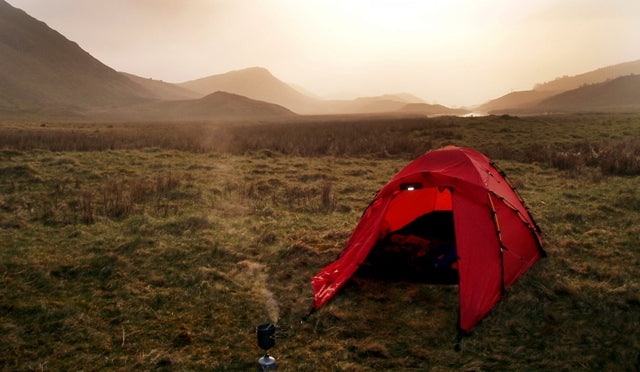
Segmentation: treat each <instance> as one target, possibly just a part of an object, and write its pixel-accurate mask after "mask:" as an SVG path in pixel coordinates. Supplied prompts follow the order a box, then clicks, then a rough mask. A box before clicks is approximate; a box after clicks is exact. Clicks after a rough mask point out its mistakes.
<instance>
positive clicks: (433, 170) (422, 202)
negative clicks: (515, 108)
mask: <svg viewBox="0 0 640 372" xmlns="http://www.w3.org/2000/svg"><path fill="white" fill-rule="evenodd" d="M432 211H452V212H453V223H454V231H455V244H456V251H457V269H458V277H459V281H458V283H459V284H458V285H459V302H460V303H459V308H460V320H459V324H460V328H461V329H462V330H464V331H467V332H468V331H470V330H471V328H472V327H473V326H474V325H475V324H477V323H478V322H479V321H480V320H481V319H482V318H483V317H484V316H485V315H486V314H487V313H488V312H489V311H490V310H491V308H492V307H493V306H494V305H495V303H496V302H497V301H498V300H499V299H500V297H501V295H502V293H503V291H504V288H505V287H508V286H509V285H511V284H513V283H514V282H515V281H516V279H517V278H518V277H519V276H520V275H522V274H523V273H524V272H525V271H526V270H527V269H529V268H530V267H531V266H532V265H533V264H534V263H535V262H536V261H537V260H538V259H539V258H540V257H542V256H543V255H544V251H543V249H542V238H541V233H540V229H539V228H538V227H537V225H536V224H535V222H534V220H533V218H532V217H531V215H530V213H529V211H528V210H527V208H526V206H525V205H524V202H523V201H522V200H521V199H520V197H519V195H518V194H517V193H516V191H515V190H514V189H513V187H512V186H511V185H510V183H509V182H508V181H507V179H506V178H505V176H504V174H503V173H502V172H501V171H500V170H498V169H497V168H496V167H495V166H494V165H493V164H492V163H491V161H490V160H489V158H487V157H486V156H485V155H483V154H481V153H479V152H477V151H474V150H471V149H468V148H461V147H455V146H447V147H444V148H442V149H438V150H434V151H431V152H428V153H426V154H424V155H422V156H421V157H419V158H417V159H415V160H414V161H413V162H411V163H410V164H408V165H407V166H406V167H405V168H404V169H402V170H401V171H400V172H399V173H398V174H397V175H395V176H394V177H393V178H392V179H391V181H389V182H388V183H387V184H386V185H385V186H384V187H383V188H382V189H381V190H380V191H379V192H378V193H377V195H376V197H375V198H374V200H373V201H372V202H371V204H370V205H369V207H368V208H367V209H366V210H365V212H364V214H363V216H362V218H361V220H360V222H359V223H358V225H357V226H356V228H355V230H354V231H353V233H352V235H351V237H350V238H349V240H348V241H347V243H346V245H345V247H344V249H343V251H342V253H341V254H340V256H339V258H338V259H337V260H336V261H334V262H333V263H331V264H329V265H328V266H326V267H325V268H323V269H322V270H320V271H319V272H318V273H317V274H316V276H314V277H313V279H312V281H311V284H312V289H313V293H314V304H313V309H314V310H316V309H319V308H320V307H322V306H323V305H324V304H325V303H326V302H327V301H329V300H330V299H331V298H332V297H333V296H334V295H335V294H336V292H337V291H338V290H339V289H340V288H341V287H342V286H343V285H344V284H345V283H346V282H347V281H348V280H349V278H351V276H352V275H353V274H354V273H355V271H356V270H357V269H358V268H359V266H360V265H361V264H362V263H363V262H364V261H365V259H366V258H367V255H368V254H369V252H370V251H371V249H372V247H374V246H375V245H376V243H377V242H379V241H380V240H382V239H383V238H384V237H385V236H386V235H387V234H388V233H389V232H390V231H396V230H398V229H400V228H402V227H403V226H406V225H407V224H409V223H411V222H412V221H414V220H415V219H416V218H418V217H420V216H422V215H425V214H427V213H429V212H432Z"/></svg>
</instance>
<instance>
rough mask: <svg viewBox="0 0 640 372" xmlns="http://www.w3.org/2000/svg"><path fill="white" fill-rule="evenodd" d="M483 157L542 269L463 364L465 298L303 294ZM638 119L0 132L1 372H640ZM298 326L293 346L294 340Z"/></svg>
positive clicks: (492, 318)
mask: <svg viewBox="0 0 640 372" xmlns="http://www.w3.org/2000/svg"><path fill="white" fill-rule="evenodd" d="M447 144H454V145H459V146H467V147H472V148H475V149H477V150H479V151H482V152H484V153H485V154H487V155H488V156H490V157H491V158H492V159H493V160H495V161H496V163H497V164H498V165H499V166H500V167H501V168H502V169H503V170H504V171H505V172H506V173H507V175H508V176H509V177H510V178H511V180H512V181H513V182H514V184H515V185H516V186H517V187H518V190H519V192H520V193H521V195H522V197H523V198H524V199H525V201H526V202H527V203H528V205H529V207H530V209H531V211H532V214H533V216H534V218H535V219H536V221H537V223H538V225H539V226H540V227H541V229H542V231H543V234H544V235H543V237H544V248H545V250H546V251H547V253H548V257H547V258H544V259H542V260H541V261H539V262H538V263H536V264H535V265H534V267H533V268H532V269H531V270H529V271H528V272H527V273H525V274H524V275H523V276H522V277H521V278H520V279H519V280H518V281H517V282H516V284H515V285H513V286H512V287H510V288H508V289H507V291H506V293H505V296H504V297H503V299H502V300H501V301H500V302H498V304H497V305H496V306H495V307H494V309H493V310H492V311H491V312H490V313H489V315H488V316H487V317H486V318H485V319H484V320H483V321H482V322H480V323H479V324H478V325H477V326H476V327H475V328H474V329H473V330H472V333H471V335H470V336H469V337H467V338H465V339H464V340H463V342H462V345H461V346H462V347H461V351H460V352H456V351H454V343H455V337H456V321H457V319H456V316H457V304H458V300H457V287H456V286H445V285H429V284H421V283H410V282H389V281H376V280H372V279H363V278H354V279H353V280H351V281H350V282H349V283H348V284H347V285H346V287H345V288H344V289H343V290H342V291H341V292H339V293H338V294H337V295H336V296H335V297H334V298H333V299H332V300H331V301H330V302H329V303H328V304H327V305H326V306H325V307H323V308H322V309H320V310H319V311H317V312H316V313H314V314H312V315H311V316H310V317H309V319H308V320H307V322H305V323H303V324H300V319H301V318H302V317H303V316H304V315H306V314H307V312H308V311H309V308H310V306H311V303H312V297H311V296H312V294H311V287H310V279H311V277H312V276H313V275H314V274H315V273H316V272H317V271H318V270H319V269H320V268H322V267H324V266H325V265H326V264H328V263H330V262H332V261H333V260H334V259H335V258H336V257H337V255H338V254H339V253H340V251H341V249H342V247H343V246H344V244H345V242H346V240H347V239H348V238H349V236H350V234H351V231H352V230H353V228H354V227H355V225H356V223H357V222H358V219H359V217H360V215H361V213H362V211H363V210H364V208H365V207H366V206H367V204H368V203H369V202H370V201H371V199H372V197H373V195H374V194H375V192H376V191H377V190H378V189H380V188H381V187H382V186H383V185H384V184H385V183H386V182H387V181H388V180H389V179H390V178H391V177H392V176H393V175H394V174H395V173H396V172H397V171H399V170H400V169H401V168H402V167H403V166H405V165H406V164H407V163H408V162H409V161H410V160H411V159H413V158H415V157H416V156H418V155H420V154H422V153H424V152H426V151H428V150H430V149H435V148H438V147H441V146H444V145H447ZM639 183H640V116H638V115H626V114H590V115H571V116H550V117H524V118H519V117H512V116H501V117H495V116H491V117H478V118H454V117H442V118H434V119H426V118H419V117H384V116H371V117H362V116H347V117H307V118H302V119H297V120H291V121H288V122H280V123H278V122H262V123H227V124H224V125H223V124H207V123H184V124H179V123H176V124H167V123H126V124H60V123H58V124H56V123H38V124H22V123H5V124H2V126H0V332H1V334H2V339H3V342H2V343H0V370H6V371H14V370H93V371H97V370H215V371H245V370H255V368H256V362H257V359H258V358H259V357H260V356H261V355H262V351H261V350H260V349H259V347H258V346H257V343H256V336H255V327H256V326H257V325H258V324H260V323H264V322H276V323H278V325H279V326H280V327H281V330H280V331H279V333H285V332H286V337H282V338H278V339H277V341H276V346H275V347H274V348H273V349H272V350H271V354H272V355H273V356H274V357H276V359H277V360H278V367H279V369H280V370H284V371H301V370H307V371H311V370H316V371H322V370H336V371H343V370H344V371H374V370H381V369H385V370H399V371H408V370H417V371H422V370H477V371H493V370H548V371H564V370H567V371H568V370H593V371H602V370H606V371H619V370H628V371H633V370H639V369H640V334H639V333H638V329H640V222H639V221H640V188H639V187H638V184H639ZM287 328H289V329H287Z"/></svg>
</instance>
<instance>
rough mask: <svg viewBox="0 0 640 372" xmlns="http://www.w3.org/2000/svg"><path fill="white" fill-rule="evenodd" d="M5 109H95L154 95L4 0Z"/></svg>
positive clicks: (0, 46)
mask: <svg viewBox="0 0 640 372" xmlns="http://www.w3.org/2000/svg"><path fill="white" fill-rule="evenodd" d="M0 66H2V68H1V69H0V108H3V109H14V110H16V109H17V110H32V109H38V110H42V108H43V107H68V108H69V109H71V110H73V109H74V108H77V107H96V106H103V107H104V106H113V105H127V104H131V103H137V102H142V101H144V100H145V99H147V98H149V96H150V93H149V92H148V91H146V90H145V89H144V88H143V87H141V86H140V85H138V84H136V83H134V82H133V81H131V80H130V79H127V78H126V77H124V76H122V75H120V74H118V73H117V72H116V71H115V70H113V69H112V68H110V67H108V66H106V65H104V64H103V63H101V62H100V61H98V60H97V59H95V58H93V57H92V56H91V55H89V53H87V52H85V51H84V50H82V49H81V48H80V47H79V46H78V44H76V43H74V42H72V41H69V40H68V39H67V38H65V37H64V36H62V35H61V34H59V33H58V32H56V31H54V30H52V29H51V28H49V27H48V26H47V25H46V24H45V23H43V22H40V21H38V20H36V19H35V18H33V17H31V16H29V15H28V14H27V13H25V12H24V11H22V10H20V9H17V8H14V7H12V6H11V5H9V4H8V3H7V2H5V1H3V0H0Z"/></svg>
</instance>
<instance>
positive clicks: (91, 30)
mask: <svg viewBox="0 0 640 372" xmlns="http://www.w3.org/2000/svg"><path fill="white" fill-rule="evenodd" d="M8 2H9V3H10V4H11V5H13V6H14V7H17V8H20V9H23V10H24V11H26V12H27V13H29V14H30V15H31V16H33V17H35V18H37V19H39V20H41V21H43V22H45V23H47V24H48V25H49V26H50V27H51V28H53V29H55V30H56V31H58V32H60V33H61V34H63V35H64V36H66V37H67V38H68V39H70V40H72V41H75V42H77V43H78V44H79V45H80V46H81V47H82V48H83V49H84V50H86V51H87V52H89V53H90V54H91V55H93V56H94V57H96V58H97V59H99V60H100V61H102V62H103V63H105V64H107V65H108V66H110V67H112V68H114V69H116V70H118V71H125V72H129V73H132V74H136V75H139V76H142V77H151V78H154V79H161V80H165V81H169V82H183V81H187V80H192V79H197V78H201V77H205V76H209V75H214V74H220V73H224V72H228V71H231V70H239V69H243V68H247V67H253V66H262V67H265V68H267V69H269V70H270V71H271V72H272V73H273V74H274V75H275V76H276V77H277V78H279V79H280V80H283V81H285V82H287V83H293V84H296V85H299V86H302V87H303V88H305V89H307V90H309V91H310V92H312V93H315V94H317V95H319V96H321V97H323V98H355V97H357V96H364V95H367V96H372V95H379V94H386V93H401V92H406V93H411V94H414V95H417V96H418V97H420V98H422V99H424V100H425V101H427V102H429V103H440V104H444V105H448V106H463V105H474V104H480V103H483V102H485V101H487V100H489V99H493V98H497V97H499V96H501V95H504V94H506V93H509V92H510V91H514V90H526V89H531V88H532V87H533V85H534V84H536V83H541V82H545V81H548V80H552V79H554V78H556V77H559V76H562V75H576V74H580V73H583V72H587V71H590V70H593V69H596V68H600V67H605V66H608V65H612V64H617V63H622V62H628V61H632V60H637V59H640V1H639V0H606V1H605V0H556V1H552V0H535V1H532V0H484V1H476V0H447V1H444V0H369V1H365V0H8Z"/></svg>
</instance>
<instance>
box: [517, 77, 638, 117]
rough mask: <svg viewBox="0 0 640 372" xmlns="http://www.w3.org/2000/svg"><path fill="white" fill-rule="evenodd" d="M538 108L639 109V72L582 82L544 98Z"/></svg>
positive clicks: (586, 109) (582, 109) (536, 109)
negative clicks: (573, 87) (589, 82)
mask: <svg viewBox="0 0 640 372" xmlns="http://www.w3.org/2000/svg"><path fill="white" fill-rule="evenodd" d="M529 110H535V111H538V112H542V111H544V112H576V111H580V112H583V111H640V75H629V76H622V77H619V78H617V79H613V80H609V81H606V82H604V83H597V84H591V85H585V86H582V87H580V88H577V89H572V90H569V91H566V92H563V93H560V94H557V95H554V96H552V97H550V98H547V99H545V100H543V101H542V102H540V103H538V104H537V105H535V106H534V107H532V108H530V109H529Z"/></svg>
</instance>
